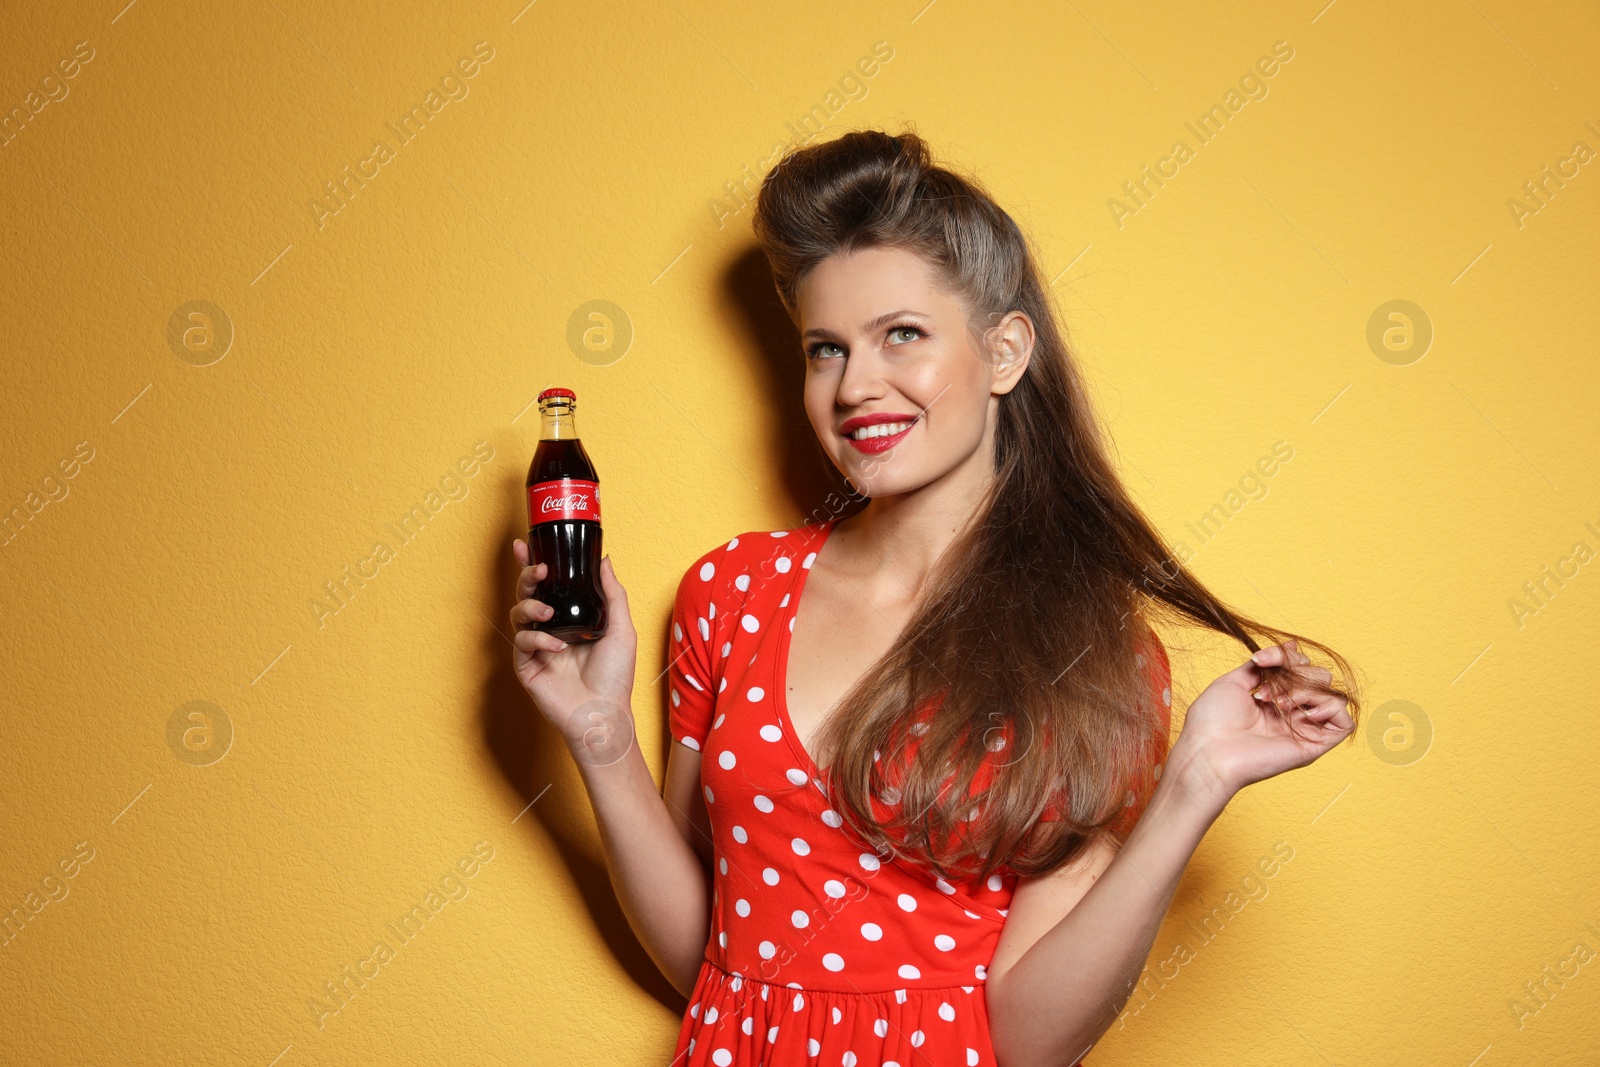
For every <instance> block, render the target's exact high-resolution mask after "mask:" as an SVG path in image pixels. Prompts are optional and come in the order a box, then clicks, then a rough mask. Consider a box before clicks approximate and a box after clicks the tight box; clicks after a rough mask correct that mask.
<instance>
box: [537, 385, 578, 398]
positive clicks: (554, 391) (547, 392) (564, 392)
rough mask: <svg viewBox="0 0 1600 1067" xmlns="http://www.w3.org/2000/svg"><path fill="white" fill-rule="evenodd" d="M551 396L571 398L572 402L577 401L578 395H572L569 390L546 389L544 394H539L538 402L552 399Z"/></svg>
mask: <svg viewBox="0 0 1600 1067" xmlns="http://www.w3.org/2000/svg"><path fill="white" fill-rule="evenodd" d="M552 396H565V397H571V398H572V399H573V400H576V399H578V394H577V393H574V392H573V391H572V390H571V389H561V388H550V389H546V390H545V391H544V392H542V393H540V394H539V399H540V400H544V399H546V398H547V397H552Z"/></svg>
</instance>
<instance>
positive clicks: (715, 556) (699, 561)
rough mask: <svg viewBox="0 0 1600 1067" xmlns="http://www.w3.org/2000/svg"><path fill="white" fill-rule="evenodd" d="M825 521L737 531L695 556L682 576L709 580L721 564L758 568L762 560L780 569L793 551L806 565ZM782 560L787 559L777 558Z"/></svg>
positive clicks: (785, 564) (722, 565)
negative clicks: (698, 575)
mask: <svg viewBox="0 0 1600 1067" xmlns="http://www.w3.org/2000/svg"><path fill="white" fill-rule="evenodd" d="M826 525H827V523H826V521H820V522H818V521H814V522H807V523H802V524H801V525H799V526H789V527H783V528H781V529H775V530H743V531H740V532H739V533H737V534H735V535H734V536H732V537H730V538H728V539H727V540H726V541H721V542H719V543H717V544H716V545H713V546H712V547H711V548H708V549H706V550H705V551H704V552H702V553H700V555H698V556H697V557H695V559H694V562H692V563H691V564H689V566H688V568H687V570H686V571H685V576H687V575H688V574H695V573H698V574H700V575H701V577H702V579H703V580H710V579H711V578H712V577H713V576H714V575H715V574H716V573H717V571H719V570H722V569H724V568H732V567H743V568H746V569H748V568H752V567H757V568H759V567H762V565H764V564H765V565H767V566H768V567H771V568H776V569H777V570H780V571H781V570H787V569H789V566H790V565H791V564H792V562H793V561H794V559H795V556H796V555H797V554H799V555H800V557H801V559H800V562H801V563H802V564H803V565H804V566H807V567H809V566H810V562H809V560H810V559H814V558H815V555H814V550H815V548H816V545H817V542H818V540H819V539H820V537H821V535H822V533H823V532H824V529H825V527H826ZM784 560H788V561H789V562H788V563H785V562H781V561H784Z"/></svg>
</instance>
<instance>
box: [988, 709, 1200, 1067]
mask: <svg viewBox="0 0 1600 1067" xmlns="http://www.w3.org/2000/svg"><path fill="white" fill-rule="evenodd" d="M1165 772H1166V773H1165V774H1164V775H1163V776H1162V778H1161V781H1160V782H1159V783H1157V785H1156V789H1155V792H1154V793H1153V794H1151V797H1150V802H1149V804H1148V806H1147V807H1146V808H1145V810H1144V814H1143V815H1142V816H1141V817H1140V819H1139V822H1138V823H1137V824H1135V826H1134V828H1133V831H1132V833H1130V834H1129V835H1128V838H1127V840H1126V841H1125V842H1124V843H1123V846H1122V848H1121V850H1120V851H1118V852H1117V853H1116V854H1115V855H1114V856H1113V857H1112V858H1111V860H1110V862H1109V863H1108V864H1106V866H1105V869H1104V871H1103V872H1102V873H1101V874H1100V876H1099V878H1098V879H1096V880H1095V881H1094V882H1093V884H1092V885H1090V886H1089V889H1088V891H1087V892H1085V893H1083V895H1082V897H1081V898H1080V899H1079V900H1078V901H1077V904H1076V905H1075V906H1072V907H1071V910H1070V911H1068V912H1067V914H1066V916H1065V917H1064V918H1063V919H1061V921H1060V922H1058V923H1056V924H1055V925H1054V926H1053V927H1051V928H1050V929H1049V930H1047V931H1046V932H1045V933H1044V935H1043V936H1041V937H1040V938H1039V939H1038V940H1037V941H1035V942H1034V944H1033V946H1032V947H1031V948H1029V949H1028V950H1027V951H1026V952H1025V953H1023V954H1022V956H1021V958H1019V959H1018V960H1016V962H1014V963H1012V964H1011V965H1010V966H1008V967H1006V969H1005V970H1004V971H1002V972H998V973H997V972H996V971H994V970H993V969H991V970H990V972H989V974H988V977H987V979H986V983H987V984H986V985H985V999H986V1003H987V1007H988V1009H989V1028H990V1037H991V1040H992V1041H993V1043H994V1049H995V1055H996V1056H997V1057H998V1058H999V1062H1000V1064H1001V1067H1031V1065H1033V1064H1039V1065H1041V1067H1042V1065H1045V1064H1049V1065H1059V1064H1075V1063H1077V1062H1078V1060H1079V1059H1080V1058H1081V1057H1082V1056H1083V1055H1084V1054H1085V1053H1086V1052H1088V1051H1089V1049H1090V1048H1091V1047H1092V1046H1093V1045H1094V1043H1095V1042H1096V1041H1097V1040H1099V1038H1100V1035H1102V1034H1104V1033H1105V1032H1106V1030H1107V1029H1108V1028H1109V1027H1110V1025H1111V1024H1112V1023H1113V1022H1114V1021H1115V1020H1116V1017H1117V1013H1118V1012H1120V1011H1121V1010H1122V1006H1123V1004H1125V1003H1126V1002H1127V1000H1128V997H1129V996H1131V995H1132V993H1133V988H1134V983H1135V982H1136V981H1137V980H1138V978H1139V973H1140V972H1141V971H1142V970H1143V969H1144V965H1145V959H1146V957H1147V956H1148V955H1149V953H1150V946H1151V945H1152V944H1153V943H1154V942H1155V938H1156V932H1157V931H1158V930H1160V928H1161V921H1162V919H1163V918H1164V917H1165V916H1166V913H1167V908H1168V907H1169V906H1170V905H1171V903H1172V896H1173V894H1174V893H1175V892H1176V891H1177V888H1178V880H1179V878H1180V877H1181V876H1182V875H1183V871H1184V868H1185V867H1187V866H1188V864H1189V859H1190V857H1191V856H1193V855H1194V851H1195V849H1196V848H1197V847H1198V846H1199V844H1200V839H1201V838H1202V837H1204V836H1205V832H1206V830H1207V829H1209V828H1210V826H1211V824H1212V822H1214V821H1215V820H1216V818H1217V816H1218V815H1220V814H1221V813H1222V809H1223V808H1224V807H1226V806H1227V802H1228V799H1229V797H1230V796H1231V795H1232V794H1231V792H1230V791H1229V790H1228V789H1227V788H1226V787H1224V786H1223V785H1222V784H1221V783H1220V782H1218V781H1217V780H1216V779H1215V777H1214V776H1212V775H1210V774H1209V773H1208V772H1207V770H1206V769H1205V767H1204V766H1203V765H1201V764H1197V762H1196V761H1195V760H1194V759H1193V758H1192V757H1191V755H1190V753H1189V752H1188V751H1187V750H1186V748H1185V746H1184V745H1183V744H1182V740H1181V739H1180V741H1179V744H1177V745H1175V746H1174V747H1173V750H1172V752H1171V753H1170V755H1169V757H1168V759H1167V762H1166V765H1165ZM1016 910H1017V909H1016V907H1015V906H1013V908H1012V914H1011V915H1010V916H1008V917H1007V920H1006V922H1007V926H1008V927H1009V926H1010V925H1011V923H1012V922H1013V921H1015V918H1014V917H1015V916H1016ZM996 955H999V953H998V952H997V953H996Z"/></svg>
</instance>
